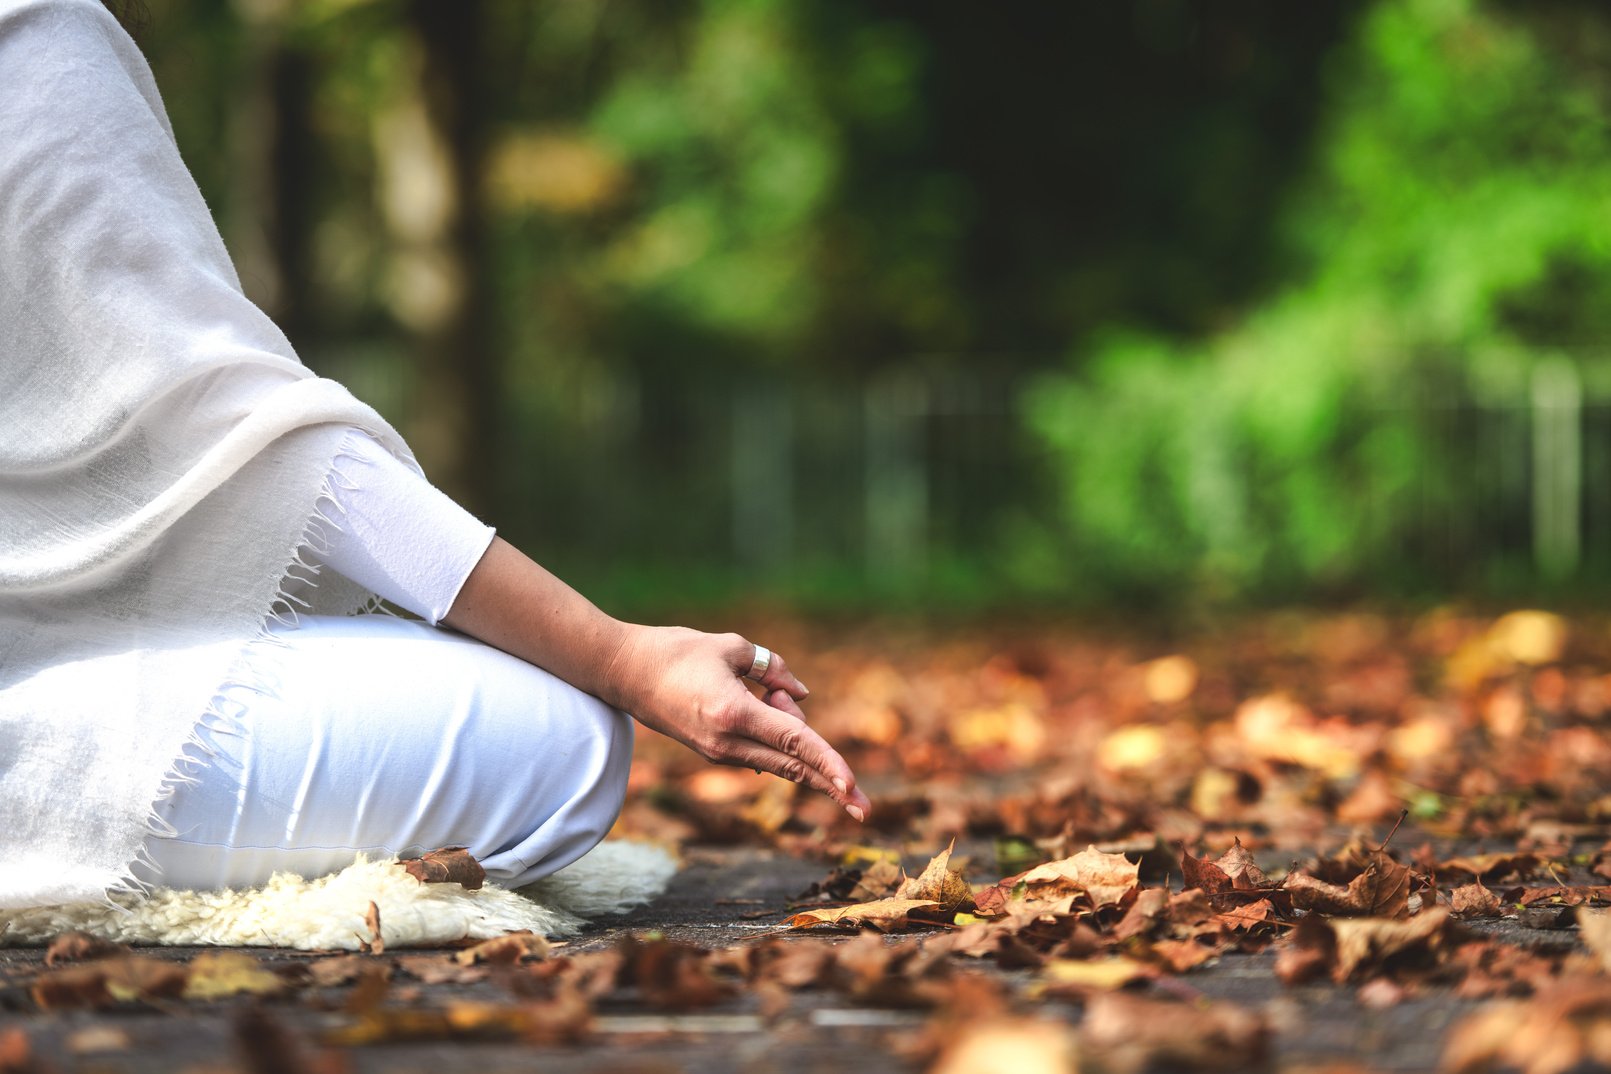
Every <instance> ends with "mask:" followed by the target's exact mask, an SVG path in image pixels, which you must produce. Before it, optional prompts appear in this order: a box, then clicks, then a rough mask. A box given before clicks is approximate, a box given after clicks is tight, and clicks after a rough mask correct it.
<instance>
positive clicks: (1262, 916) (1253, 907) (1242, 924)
mask: <svg viewBox="0 0 1611 1074" xmlns="http://www.w3.org/2000/svg"><path fill="white" fill-rule="evenodd" d="M1274 918H1275V907H1274V906H1272V905H1271V904H1270V900H1269V899H1260V900H1258V901H1257V902H1251V903H1246V904H1245V905H1242V906H1237V907H1233V908H1232V909H1230V910H1227V911H1226V912H1224V913H1222V914H1215V915H1214V921H1215V922H1216V923H1217V924H1220V925H1223V926H1224V927H1225V928H1228V929H1245V930H1247V931H1249V932H1251V931H1252V930H1253V929H1254V928H1256V927H1258V926H1259V925H1263V924H1266V923H1268V922H1269V921H1271V920H1273V919H1274Z"/></svg>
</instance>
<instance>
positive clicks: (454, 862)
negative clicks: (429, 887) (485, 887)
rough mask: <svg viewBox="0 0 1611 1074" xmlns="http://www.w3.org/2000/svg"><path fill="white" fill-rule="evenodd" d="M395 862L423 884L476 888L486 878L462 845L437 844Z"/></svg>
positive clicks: (472, 889)
mask: <svg viewBox="0 0 1611 1074" xmlns="http://www.w3.org/2000/svg"><path fill="white" fill-rule="evenodd" d="M398 864H399V865H401V866H402V867H403V869H404V871H406V872H407V873H408V875H409V876H412V877H413V878H414V879H416V880H418V881H419V882H420V883H422V884H458V885H460V886H461V887H464V888H466V889H467V890H469V891H477V890H479V889H480V887H481V885H482V884H483V883H485V882H486V879H487V871H486V870H485V869H483V868H481V863H480V862H478V861H476V860H475V858H474V857H472V856H471V855H470V852H469V851H468V850H466V849H465V848H464V847H439V848H437V849H436V850H433V851H430V852H429V853H427V854H422V855H421V856H420V857H417V858H408V859H405V860H403V861H400V862H398Z"/></svg>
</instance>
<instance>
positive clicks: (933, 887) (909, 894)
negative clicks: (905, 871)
mask: <svg viewBox="0 0 1611 1074" xmlns="http://www.w3.org/2000/svg"><path fill="white" fill-rule="evenodd" d="M955 847H956V841H955V840H952V841H951V845H950V846H948V847H946V848H945V849H944V850H942V851H940V852H939V853H938V854H936V855H934V858H933V859H932V860H931V861H930V862H929V864H928V867H927V868H925V869H924V870H923V872H922V874H921V875H919V876H916V877H908V878H907V879H906V880H905V881H904V882H903V883H902V884H901V886H900V889H899V890H898V891H896V892H895V898H897V899H913V900H916V901H919V902H932V903H935V904H936V905H938V906H939V908H940V909H941V910H942V911H946V912H950V911H953V910H955V909H956V908H957V907H959V906H961V905H962V904H964V903H967V904H970V905H971V904H972V903H973V889H972V888H971V887H969V886H968V882H967V881H966V880H964V879H963V878H962V874H961V873H957V872H953V871H952V869H951V851H952V850H953V849H954V848H955Z"/></svg>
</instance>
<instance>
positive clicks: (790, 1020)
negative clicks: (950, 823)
mask: <svg viewBox="0 0 1611 1074" xmlns="http://www.w3.org/2000/svg"><path fill="white" fill-rule="evenodd" d="M913 864H916V865H921V863H908V865H909V866H910V865H913ZM823 873H824V869H823V868H822V866H821V865H819V864H815V863H811V862H802V861H798V860H794V859H790V858H786V857H782V856H780V855H777V854H773V853H770V852H765V851H757V850H742V849H740V850H694V851H691V852H690V854H689V856H688V863H687V866H686V867H685V868H684V870H683V871H682V872H681V873H680V874H679V876H678V877H677V879H676V881H675V882H674V884H673V886H672V888H671V890H669V891H668V892H667V893H666V894H665V895H664V896H663V897H662V898H660V899H659V900H657V901H656V902H655V903H653V904H652V905H650V906H647V907H645V908H643V909H641V910H639V911H637V912H635V913H633V914H631V915H629V916H628V917H626V918H624V919H618V921H617V923H615V924H612V925H609V926H607V927H604V928H600V929H596V930H594V931H592V932H590V933H588V934H586V935H585V936H583V937H581V938H580V939H578V940H576V941H574V942H573V944H572V949H579V950H592V949H599V948H604V947H607V946H609V945H611V944H613V943H615V942H616V940H618V939H619V938H620V937H621V936H623V935H626V934H630V933H638V934H641V933H644V932H647V931H658V932H660V933H662V934H664V935H665V936H667V937H668V938H672V939H678V940H685V941H688V942H691V943H696V944H700V945H702V946H707V947H725V946H729V945H732V944H737V943H743V942H746V941H749V940H752V939H754V938H756V937H761V936H766V935H769V934H771V933H773V932H775V931H776V930H775V925H776V923H777V922H778V921H780V920H782V919H783V917H784V916H786V913H787V906H788V902H789V900H790V897H791V896H793V895H796V894H798V893H799V892H800V891H802V890H803V889H805V888H806V887H807V886H809V884H810V883H811V882H812V881H814V880H817V879H820V878H821V877H822V875H823ZM1498 928H1499V931H1500V932H1501V933H1502V934H1503V935H1504V937H1505V938H1506V939H1507V940H1511V941H1513V942H1519V943H1561V942H1570V941H1569V934H1560V933H1536V932H1532V931H1531V930H1526V929H1521V928H1519V927H1516V926H1509V925H1506V926H1499V927H1498ZM902 942H904V941H902ZM165 953H168V954H171V955H173V956H175V957H179V956H188V955H190V954H193V953H194V952H193V951H188V950H166V949H165ZM257 953H258V954H259V955H260V957H264V958H268V959H274V960H293V959H299V958H306V957H307V956H303V955H298V954H295V953H292V952H272V951H271V952H262V951H260V952H257ZM382 957H388V958H390V957H395V955H387V956H382ZM41 958H42V954H41V952H39V951H36V950H5V949H0V975H5V976H0V1039H3V1036H4V1033H5V1031H6V1030H8V1029H11V1028H13V1027H19V1026H20V1027H23V1028H24V1029H25V1030H26V1032H27V1033H28V1034H29V1037H30V1043H31V1048H32V1051H33V1054H34V1055H35V1057H36V1059H37V1060H38V1064H37V1069H40V1070H46V1071H48V1070H63V1071H65V1070H95V1071H100V1072H107V1074H115V1072H131V1074H133V1072H148V1071H149V1072H157V1071H163V1072H166V1071H180V1070H193V1071H196V1072H197V1074H200V1072H201V1071H203V1070H206V1071H213V1072H217V1071H228V1070H245V1071H250V1072H254V1074H255V1072H258V1071H263V1072H267V1071H271V1070H277V1069H279V1068H276V1067H273V1066H272V1065H269V1066H265V1065H263V1061H264V1060H263V1056H261V1055H255V1056H254V1055H253V1054H251V1053H250V1051H245V1052H243V1050H242V1048H241V1046H240V1045H239V1043H238V1040H237V1038H238V1035H239V1033H240V1032H241V1030H240V1028H239V1027H240V1023H241V1019H242V1015H243V1012H245V1011H247V1010H249V1009H250V1008H252V1007H253V1006H254V1004H253V1003H251V1002H250V1001H244V1000H229V1001H223V1002H219V1003H215V1004H205V1003H176V1004H174V1005H173V1006H172V1007H170V1008H166V1009H159V1008H154V1007H147V1006H130V1007H128V1008H122V1009H114V1010H109V1011H102V1012H87V1011H84V1012H69V1013H61V1014H41V1013H39V1012H37V1011H35V1010H33V1009H32V1002H31V1001H30V1000H29V999H28V997H27V994H26V992H25V991H24V990H23V989H22V988H20V987H18V985H17V984H16V983H14V982H15V979H16V978H17V977H18V976H20V975H24V974H28V973H29V972H30V971H31V968H32V967H34V966H36V965H37V964H38V963H39V961H40V960H41ZM1273 961H1274V959H1273V956H1271V955H1269V954H1259V955H1252V956H1241V955H1239V956H1230V957H1226V958H1223V959H1221V960H1219V961H1218V962H1217V963H1216V964H1214V965H1211V966H1209V967H1206V968H1204V969H1201V970H1198V971H1196V972H1194V973H1192V974H1189V975H1188V976H1186V977H1184V978H1181V979H1179V980H1180V982H1181V984H1183V985H1184V986H1185V987H1186V988H1188V989H1195V990H1196V991H1198V992H1200V993H1201V994H1203V995H1204V996H1206V997H1209V998H1212V999H1224V1000H1230V1001H1233V1002H1236V1003H1239V1004H1242V1005H1244V1006H1247V1007H1250V1008H1253V1009H1257V1010H1261V1011H1263V1012H1264V1013H1265V1014H1266V1015H1267V1016H1268V1017H1269V1018H1270V1019H1271V1021H1272V1022H1273V1024H1274V1025H1275V1028H1276V1041H1275V1055H1274V1067H1275V1068H1276V1069H1281V1068H1291V1067H1297V1066H1306V1065H1309V1064H1311V1063H1314V1064H1319V1063H1322V1062H1336V1061H1338V1060H1354V1061H1356V1062H1358V1063H1360V1064H1362V1065H1363V1066H1364V1067H1366V1068H1367V1069H1370V1068H1374V1069H1379V1070H1384V1071H1386V1070H1404V1071H1409V1070H1429V1069H1432V1068H1433V1067H1435V1065H1436V1062H1437V1058H1438V1055H1439V1052H1440V1049H1441V1046H1442V1040H1443V1038H1444V1036H1445V1034H1446V1032H1447V1030H1448V1028H1449V1026H1450V1025H1451V1024H1452V1022H1454V1021H1455V1020H1457V1019H1458V1018H1459V1017H1461V1016H1462V1015H1463V1014H1465V1013H1467V1012H1468V1011H1469V1010H1470V1009H1472V1008H1473V1007H1474V1006H1475V1004H1473V1003H1470V1002H1466V1001H1460V1000H1456V999H1454V998H1453V997H1452V996H1450V995H1448V994H1435V995H1431V996H1428V997H1424V998H1418V999H1412V1000H1409V1001H1407V1002H1404V1003H1401V1004H1398V1005H1395V1006H1393V1007H1391V1008H1390V1009H1387V1010H1371V1009H1368V1008H1365V1007H1363V1006H1361V1005H1360V1004H1359V1003H1357V1002H1356V1000H1355V999H1354V996H1353V991H1352V990H1351V989H1343V988H1338V987H1335V986H1332V985H1329V984H1315V985H1306V986H1302V987H1298V988H1292V989H1287V988H1284V987H1282V985H1281V984H1280V983H1279V982H1278V981H1277V980H1276V979H1275V978H1274V976H1273V974H1272V972H1271V967H1272V965H1273ZM981 968H983V969H986V970H987V971H988V972H992V973H998V974H999V973H1000V972H1001V971H999V970H996V969H994V968H993V967H991V966H989V965H988V964H982V965H981ZM7 977H9V978H10V979H11V980H12V982H13V983H9V984H7V983H4V982H5V981H6V978H7ZM346 991H347V990H344V989H308V990H305V991H301V992H298V993H296V994H295V995H294V996H293V997H292V998H290V999H288V1000H285V1001H280V1002H273V1003H270V1004H269V1005H268V1006H267V1008H266V1009H267V1010H268V1011H269V1016H270V1018H271V1019H272V1020H273V1021H275V1022H277V1023H279V1024H281V1025H283V1026H285V1027H287V1029H288V1031H289V1032H290V1033H292V1034H294V1035H296V1036H297V1037H299V1038H301V1039H311V1038H312V1037H313V1036H314V1035H316V1034H318V1033H319V1032H321V1031H322V1030H325V1029H328V1028H330V1027H332V1026H335V1025H339V1024H341V1022H342V1021H343V1016H342V1015H341V1014H340V1013H339V1005H340V1003H341V1002H342V1001H343V998H344V995H345V993H346ZM449 998H452V999H475V998H481V999H487V1000H491V1001H502V1000H505V999H506V998H507V994H506V993H505V992H503V991H502V990H501V988H499V987H498V986H496V985H494V984H493V983H491V982H482V983H478V984H472V985H436V986H423V987H422V988H421V989H420V995H419V996H418V998H417V1002H421V1003H427V1004H429V1003H432V1002H442V1001H444V1000H446V999H449ZM1045 1010H1047V1011H1049V1012H1055V1013H1057V1014H1059V1015H1060V1016H1062V1017H1065V1018H1068V1019H1069V1020H1071V1021H1074V1020H1077V1019H1078V1012H1077V1010H1075V1009H1074V1008H1072V1007H1070V1006H1066V1005H1060V1004H1047V1005H1046V1006H1045ZM925 1017H926V1016H925V1015H924V1014H923V1013H922V1012H916V1011H901V1010H878V1009H855V1008H852V1007H849V1006H847V1005H846V1003H845V1001H844V1000H843V999H842V997H839V996H837V995H833V994H827V993H803V994H796V995H795V996H794V998H793V1002H792V1004H791V1006H790V1008H789V1010H788V1011H787V1012H786V1013H785V1014H784V1015H783V1017H782V1018H781V1019H780V1020H778V1021H777V1022H775V1023H774V1024H772V1025H771V1026H766V1025H764V1024H763V1023H762V1021H761V1019H760V1017H759V1014H758V1010H757V1001H756V999H755V997H753V996H739V997H737V998H735V999H734V1000H731V1001H729V1002H727V1003H725V1004H723V1005H721V1006H719V1007H716V1008H714V1009H710V1010H706V1011H702V1012H698V1013H692V1014H683V1015H667V1014H663V1013H658V1012H654V1011H649V1010H645V1009H643V1008H642V1007H638V1006H635V1005H633V1004H630V1003H625V1004H621V1003H612V1002H609V1001H607V1002H606V1003H604V1004H603V1005H602V1006H601V1007H600V1009H599V1012H598V1018H597V1020H596V1033H595V1035H594V1036H593V1038H592V1039H591V1040H590V1041H589V1042H588V1043H586V1044H582V1045H576V1046H569V1047H542V1048H532V1047H530V1046H526V1045H521V1044H515V1043H507V1042H474V1043H451V1042H447V1043H434V1042H433V1043H408V1044H385V1045H375V1046H369V1047H364V1048H358V1049H353V1050H352V1051H351V1052H349V1053H348V1054H347V1065H346V1066H345V1067H343V1068H341V1069H348V1070H351V1071H354V1072H358V1074H363V1072H370V1071H373V1072H376V1074H379V1072H386V1074H398V1072H402V1071H415V1070H417V1071H422V1072H426V1071H429V1072H433V1074H440V1072H443V1071H448V1070H453V1071H462V1070H467V1069H468V1070H472V1071H474V1072H476V1074H495V1072H501V1071H515V1070H531V1069H541V1070H545V1071H555V1072H569V1071H578V1072H579V1071H590V1072H592V1071H628V1070H630V1071H667V1072H671V1071H687V1072H699V1074H706V1072H709V1074H720V1072H726V1071H734V1072H737V1071H744V1072H765V1071H779V1072H785V1071H787V1072H795V1071H816V1070H821V1071H824V1072H828V1071H832V1072H834V1074H843V1072H844V1071H847V1070H867V1069H877V1070H878V1071H880V1072H881V1074H882V1072H891V1074H893V1072H901V1071H908V1070H918V1069H921V1066H920V1064H918V1063H915V1062H913V1061H911V1060H907V1059H903V1058H901V1057H900V1056H899V1055H897V1054H892V1053H891V1050H890V1048H891V1044H892V1042H895V1041H897V1040H898V1039H899V1038H900V1037H901V1036H902V1035H910V1034H911V1033H913V1032H914V1031H916V1030H918V1029H920V1028H921V1027H922V1025H923V1023H924V1019H925ZM105 1030H112V1031H114V1032H113V1033H112V1034H111V1037H110V1039H111V1040H112V1041H116V1040H117V1039H118V1036H119V1035H121V1037H122V1038H124V1039H125V1040H126V1043H127V1046H126V1047H121V1048H115V1049H113V1050H110V1051H105V1052H99V1053H96V1052H93V1051H85V1050H84V1049H85V1046H86V1045H87V1044H93V1043H95V1042H96V1040H97V1037H98V1036H99V1038H101V1039H103V1040H105V1039H108V1035H107V1034H106V1033H105V1032H104V1031H105ZM75 1049H77V1053H76V1054H75ZM254 1061H256V1063H257V1065H253V1063H254ZM0 1074H10V1072H9V1071H4V1070H3V1061H0Z"/></svg>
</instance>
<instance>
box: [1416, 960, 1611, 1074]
mask: <svg viewBox="0 0 1611 1074" xmlns="http://www.w3.org/2000/svg"><path fill="white" fill-rule="evenodd" d="M1608 1066H1611V983H1607V982H1606V981H1605V979H1604V978H1602V977H1597V976H1596V977H1586V978H1585V977H1579V978H1572V979H1566V980H1562V981H1560V982H1559V983H1558V984H1556V985H1555V986H1553V987H1552V988H1549V989H1546V990H1544V991H1541V992H1539V994H1538V995H1537V996H1535V997H1534V998H1533V999H1532V1000H1530V1001H1527V1002H1515V1003H1494V1004H1490V1005H1488V1006H1486V1007H1483V1008H1482V1009H1481V1010H1479V1011H1478V1012H1477V1013H1476V1014H1474V1015H1472V1016H1471V1017H1469V1018H1467V1019H1466V1020H1465V1021H1463V1022H1461V1023H1459V1024H1458V1025H1456V1026H1455V1027H1454V1029H1453V1031H1451V1032H1450V1034H1449V1036H1448V1039H1447V1041H1446V1042H1445V1044H1444V1046H1443V1062H1442V1065H1441V1069H1442V1070H1444V1071H1445V1072H1447V1074H1478V1072H1486V1071H1492V1070H1495V1069H1504V1070H1518V1071H1521V1072H1522V1074H1564V1072H1565V1071H1568V1070H1573V1069H1592V1070H1603V1069H1605V1068H1606V1067H1608Z"/></svg>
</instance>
